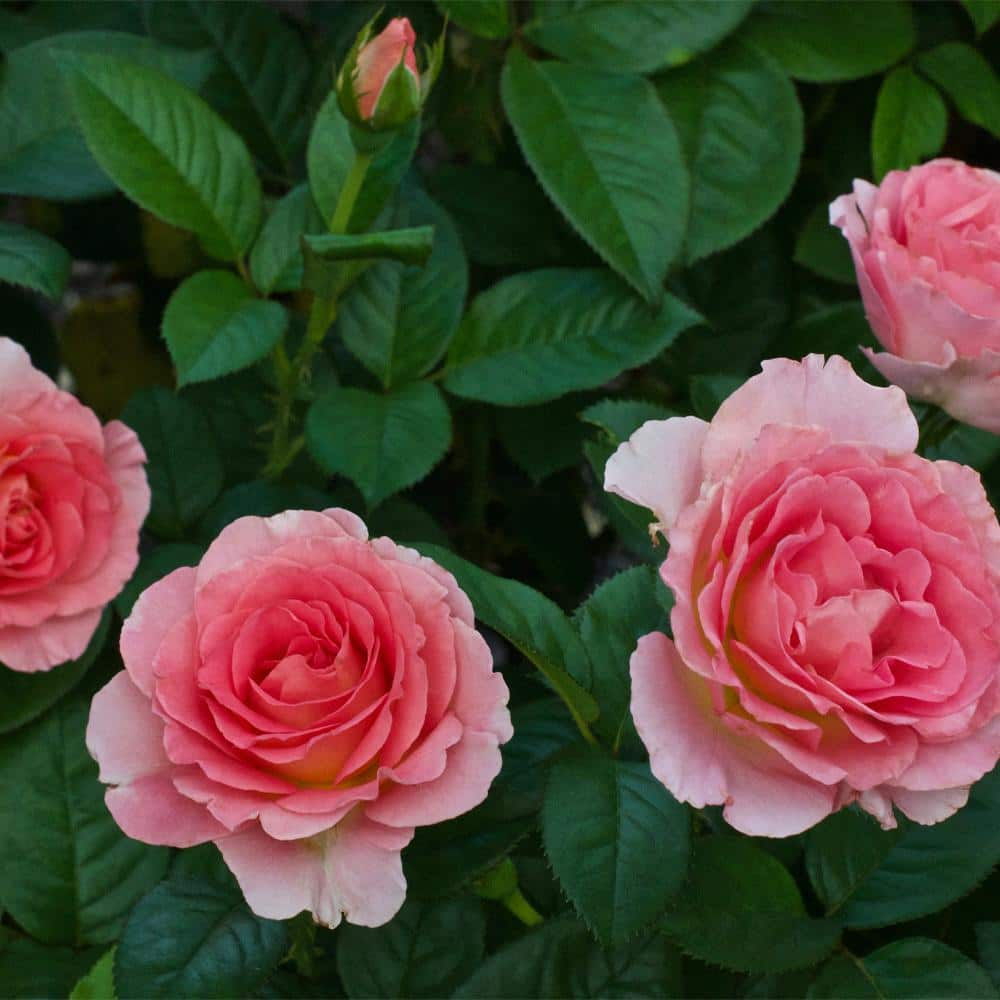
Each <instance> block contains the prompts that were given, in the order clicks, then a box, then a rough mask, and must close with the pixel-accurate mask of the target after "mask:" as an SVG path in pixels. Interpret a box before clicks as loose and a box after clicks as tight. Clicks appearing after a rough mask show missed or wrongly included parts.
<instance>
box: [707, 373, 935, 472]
mask: <svg viewBox="0 0 1000 1000" xmlns="http://www.w3.org/2000/svg"><path fill="white" fill-rule="evenodd" d="M761 368H762V371H761V374H760V375H755V376H754V377H753V378H751V379H748V380H747V382H745V383H744V384H743V385H742V386H740V388H739V389H737V390H736V391H735V392H734V393H733V394H732V395H731V396H730V397H729V398H728V399H727V400H725V401H724V402H723V404H722V406H720V407H719V410H718V412H717V413H716V415H715V417H714V419H713V420H712V423H711V425H710V426H709V429H708V434H707V435H706V438H705V444H704V447H703V449H702V462H703V465H704V468H705V472H706V474H707V477H708V478H709V479H710V480H718V479H722V478H724V477H725V476H726V474H727V473H728V472H729V471H730V470H731V469H732V467H733V465H734V464H735V463H736V460H737V459H738V458H739V457H740V455H741V454H742V453H743V452H744V451H745V450H746V449H747V448H748V447H749V446H750V445H752V444H753V442H754V441H755V440H756V438H757V436H758V434H759V433H760V431H761V428H763V427H765V426H766V425H767V424H792V425H795V426H819V427H825V428H826V429H827V430H829V431H830V433H831V435H832V439H833V441H834V442H854V443H859V444H873V445H877V446H879V447H882V448H885V449H886V450H888V451H890V452H895V453H898V452H910V451H913V450H914V449H915V448H916V446H917V438H918V428H917V421H916V419H915V418H914V416H913V413H912V412H911V411H910V408H909V406H907V404H906V396H905V394H904V393H903V392H901V391H900V390H899V389H896V388H893V387H890V388H888V389H880V388H878V387H876V386H873V385H869V384H868V383H867V382H865V381H864V380H863V379H861V378H860V377H859V376H858V375H857V373H856V372H855V371H854V369H853V368H852V367H851V365H850V364H849V363H848V362H847V361H845V360H844V359H843V358H841V357H837V356H833V357H831V358H829V359H828V360H827V361H826V363H825V364H824V362H823V358H822V356H821V355H818V354H810V355H809V356H808V357H807V358H805V359H803V360H802V361H801V362H798V361H790V360H788V359H787V358H772V359H771V360H769V361H765V362H764V363H763V364H762V365H761Z"/></svg>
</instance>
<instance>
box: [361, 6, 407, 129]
mask: <svg viewBox="0 0 1000 1000" xmlns="http://www.w3.org/2000/svg"><path fill="white" fill-rule="evenodd" d="M416 41H417V36H416V34H415V33H414V31H413V27H412V26H411V24H410V22H409V19H408V18H405V17H394V18H393V19H392V20H391V21H390V22H389V23H388V24H387V25H386V26H385V28H384V29H383V30H382V31H381V33H379V34H378V35H376V36H375V37H374V38H373V39H372V40H371V41H370V42H368V44H367V45H365V46H364V47H363V48H362V49H361V51H360V52H359V53H358V63H357V66H358V68H357V76H356V77H355V81H354V86H355V88H356V90H357V92H358V110H359V112H360V113H361V117H362V118H365V119H369V118H371V117H372V115H374V114H375V106H376V105H377V104H378V100H379V98H380V97H381V96H382V90H383V88H384V87H385V83H386V81H387V80H388V79H389V77H390V75H391V74H392V71H393V70H394V69H395V68H396V67H397V66H398V65H399V62H400V60H403V65H404V66H405V67H406V68H407V69H408V70H409V71H410V73H412V74H413V80H414V83H416V85H417V87H418V89H419V86H420V74H419V73H418V72H417V57H416V55H415V54H414V51H413V46H414V45H415V44H416Z"/></svg>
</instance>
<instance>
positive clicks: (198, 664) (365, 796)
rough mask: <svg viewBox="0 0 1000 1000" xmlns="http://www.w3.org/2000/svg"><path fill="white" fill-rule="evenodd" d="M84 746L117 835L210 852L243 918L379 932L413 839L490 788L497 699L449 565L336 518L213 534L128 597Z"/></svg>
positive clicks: (275, 521)
mask: <svg viewBox="0 0 1000 1000" xmlns="http://www.w3.org/2000/svg"><path fill="white" fill-rule="evenodd" d="M121 652H122V658H123V660H124V663H125V671H123V672H121V673H119V674H118V675H117V676H116V677H114V678H113V679H112V680H111V682H110V683H109V684H108V685H107V686H106V687H105V688H104V689H103V690H102V691H100V692H99V693H98V694H97V696H96V697H95V698H94V702H93V706H92V709H91V715H90V722H89V724H88V727H87V746H88V748H89V749H90V751H91V753H92V754H93V755H94V757H95V758H96V759H97V760H98V762H99V763H100V768H101V780H102V781H105V782H107V783H109V784H111V785H112V786H113V787H112V788H111V789H109V791H108V793H107V796H106V801H107V805H108V808H109V809H110V810H111V814H112V815H113V816H114V817H115V820H116V821H117V822H118V824H119V825H120V826H121V828H122V829H123V830H124V831H125V832H126V833H127V834H128V835H129V836H130V837H134V838H136V839H138V840H143V841H146V842H147V843H152V844H170V845H173V846H175V847H190V846H191V845H193V844H198V843H202V842H205V841H210V840H211V841H215V842H216V843H217V844H218V847H219V849H220V850H221V852H222V856H223V857H224V858H225V860H226V863H227V864H228V865H229V867H230V869H232V871H233V873H234V874H235V875H236V878H237V879H238V881H239V883H240V886H241V888H242V889H243V892H244V894H245V896H246V898H247V901H248V902H249V903H250V906H251V907H252V908H253V910H254V911H255V912H256V913H259V914H261V915H262V916H266V917H272V918H284V917H291V916H294V915H295V914H297V913H299V912H300V911H301V910H308V911H310V912H311V913H312V914H313V915H314V917H315V918H316V920H318V921H320V922H321V923H324V924H327V925H328V926H335V925H336V924H338V923H339V922H340V919H341V914H343V915H344V917H345V918H346V919H347V920H348V921H350V922H351V923H355V924H363V925H368V926H374V925H378V924H382V923H385V922H386V921H387V920H389V919H390V918H391V917H392V916H393V914H394V913H395V912H396V911H397V910H398V909H399V907H400V906H401V905H402V903H403V899H404V895H405V892H406V882H405V879H404V878H403V873H402V868H401V865H400V851H401V849H402V848H403V847H405V846H406V844H407V843H408V842H409V840H410V839H411V838H412V836H413V833H414V828H415V827H417V826H423V825H426V824H429V823H439V822H441V821H442V820H445V819H450V818H452V817H454V816H457V815H459V814H460V813H463V812H466V811H467V810H469V809H471V808H472V807H473V806H474V805H476V804H477V803H479V802H481V801H482V799H483V798H484V797H485V796H486V792H487V790H488V789H489V786H490V783H491V781H492V780H493V778H494V777H495V776H496V774H497V772H498V771H499V770H500V750H499V746H500V744H501V743H504V742H506V741H507V740H508V739H510V736H511V725H510V716H509V714H508V712H507V708H506V705H507V687H506V685H505V684H504V681H503V678H502V677H501V676H500V675H499V674H497V673H494V672H493V670H492V657H491V655H490V651H489V647H488V646H487V645H486V643H485V641H484V640H483V638H482V636H481V635H480V634H479V633H478V632H477V631H476V630H475V628H474V627H473V616H472V607H471V605H470V604H469V601H468V598H467V597H466V596H465V594H464V593H463V592H462V591H461V590H460V589H459V587H458V586H457V584H456V583H455V580H454V578H453V577H452V576H451V574H449V573H447V572H446V571H444V570H443V569H441V568H440V567H439V566H437V565H436V564H435V563H434V562H432V561H431V560H430V559H426V558H424V557H422V556H420V555H418V554H417V553H416V552H414V551H413V550H412V549H407V548H404V547H401V546H398V545H396V544H394V543H393V542H392V541H390V540H389V539H388V538H376V539H374V540H371V541H369V539H368V534H367V531H366V529H365V526H364V523H363V522H362V521H361V520H360V519H359V518H358V517H356V516H355V515H354V514H351V513H350V512H348V511H344V510H336V509H332V510H327V511H324V512H322V513H320V512H313V511H287V512H285V513H284V514H281V515H278V516H276V517H272V518H269V519H263V518H257V517H247V518H241V519H240V520H237V521H235V522H234V523H233V524H231V525H229V527H227V528H226V529H225V530H224V531H223V532H222V533H221V534H220V535H219V537H218V538H217V539H216V540H215V541H214V542H213V543H212V545H211V546H210V548H209V550H208V551H207V552H206V554H205V556H204V558H203V559H202V560H201V562H200V563H199V565H198V566H197V567H185V568H181V569H178V570H175V571H174V572H173V573H171V574H169V575H168V576H166V577H164V578H163V579H162V580H160V581H159V582H158V583H156V584H154V585H153V586H152V587H150V588H149V589H148V590H146V591H145V592H144V593H143V594H142V596H141V597H140V598H139V600H138V601H137V603H136V605H135V608H134V609H133V611H132V614H131V616H130V617H129V619H128V621H127V622H126V623H125V626H124V628H123V629H122V640H121Z"/></svg>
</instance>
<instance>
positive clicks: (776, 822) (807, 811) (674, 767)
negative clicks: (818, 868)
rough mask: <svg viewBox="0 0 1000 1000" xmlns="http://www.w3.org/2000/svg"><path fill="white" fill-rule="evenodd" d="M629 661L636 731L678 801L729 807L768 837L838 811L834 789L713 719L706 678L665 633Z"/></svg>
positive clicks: (744, 825)
mask: <svg viewBox="0 0 1000 1000" xmlns="http://www.w3.org/2000/svg"><path fill="white" fill-rule="evenodd" d="M630 666H631V675H632V706H631V707H632V717H633V719H634V720H635V725H636V729H637V730H638V732H639V736H640V737H641V739H642V741H643V743H644V744H645V746H646V749H647V750H648V751H649V763H650V767H651V768H652V771H653V774H654V775H655V776H656V778H657V779H658V780H659V781H661V782H662V783H663V784H664V785H665V786H666V788H667V789H668V790H669V791H670V792H671V793H672V794H673V795H674V797H675V798H677V799H679V800H680V801H681V802H688V803H690V804H691V805H692V806H694V807H695V808H701V807H703V806H706V805H724V806H725V810H724V815H725V818H726V820H727V822H728V823H729V824H730V826H733V827H734V828H735V829H737V830H739V831H740V832H742V833H746V834H750V835H751V836H763V837H787V836H790V835H792V834H796V833H801V832H802V831H804V830H808V829H809V828H810V827H811V826H814V825H815V824H816V823H818V822H819V821H820V820H822V819H823V818H824V817H825V816H828V815H829V814H830V813H831V812H832V811H833V809H834V803H835V796H836V789H835V788H834V787H832V786H827V785H822V784H820V783H818V782H816V781H814V780H812V779H810V778H807V777H806V776H805V775H803V774H801V773H800V772H798V771H796V770H794V769H793V768H792V767H791V766H790V765H789V764H788V763H787V762H786V761H785V760H783V759H782V758H781V757H780V756H779V755H778V754H777V753H775V752H774V751H772V750H770V749H769V748H767V747H765V746H763V745H762V744H760V743H759V741H756V740H749V739H741V738H739V737H738V736H736V735H734V734H732V733H730V732H729V731H728V730H727V729H726V727H725V726H724V725H722V724H721V723H720V722H719V721H718V720H717V719H715V718H714V717H713V714H712V708H711V706H710V705H709V704H708V692H707V688H705V682H704V681H703V680H702V679H701V678H700V677H698V676H697V675H695V674H693V673H692V672H691V671H690V670H688V668H687V667H686V666H685V665H684V663H683V662H682V661H681V659H680V657H679V656H678V654H677V650H676V649H675V647H674V644H673V643H672V642H671V641H670V639H668V638H667V636H665V635H664V634H663V633H662V632H651V633H650V634H649V635H645V636H643V637H642V638H641V639H640V640H639V645H638V646H637V647H636V650H635V652H634V653H633V654H632V659H631V663H630ZM696 688H698V689H702V690H704V695H700V694H699V692H698V690H696Z"/></svg>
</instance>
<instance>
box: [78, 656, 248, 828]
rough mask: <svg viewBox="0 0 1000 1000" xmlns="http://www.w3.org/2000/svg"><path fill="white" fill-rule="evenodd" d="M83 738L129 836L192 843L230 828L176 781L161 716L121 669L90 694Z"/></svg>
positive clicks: (106, 798) (118, 820)
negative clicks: (87, 717)
mask: <svg viewBox="0 0 1000 1000" xmlns="http://www.w3.org/2000/svg"><path fill="white" fill-rule="evenodd" d="M86 741H87V749H88V750H89V751H90V755H91V756H92V757H93V758H94V760H96V761H97V763H98V767H99V768H100V779H101V781H103V782H107V783H110V784H111V785H113V786H115V787H112V788H109V789H108V790H107V791H106V792H105V795H104V801H105V803H106V804H107V807H108V810H109V812H110V813H111V815H112V816H113V817H114V819H115V822H116V823H117V824H118V825H119V826H120V827H121V828H122V830H123V831H124V832H125V833H126V834H127V835H128V836H129V837H131V838H132V839H133V840H141V841H143V842H144V843H147V844H165V845H168V846H170V847H192V846H194V845H195V844H202V843H204V842H205V841H207V840H214V839H215V838H217V837H220V836H224V835H225V834H228V833H229V832H230V830H229V829H228V828H227V827H225V826H223V825H222V824H221V823H219V822H218V821H217V820H215V819H214V818H213V817H212V816H211V814H210V813H209V812H208V810H207V809H206V808H205V807H204V806H203V805H200V804H199V803H197V802H194V801H192V800H191V799H190V798H188V797H187V796H186V795H182V794H181V793H180V792H179V791H178V790H177V788H176V787H175V785H174V783H173V778H174V776H175V775H177V774H178V773H183V771H184V770H185V769H180V771H178V768H177V767H176V766H175V765H174V764H172V763H171V762H170V761H169V760H168V759H167V756H166V753H165V752H164V749H163V722H162V721H161V720H160V719H159V718H158V717H157V716H156V715H155V714H154V713H153V710H152V707H151V705H150V701H149V697H148V696H147V695H146V694H144V693H143V692H142V691H141V690H140V689H139V688H138V687H137V686H136V685H135V684H134V683H133V681H132V679H131V678H130V677H129V675H128V674H127V673H126V672H125V671H124V670H123V671H121V672H120V673H118V674H116V675H115V676H114V677H112V678H111V680H110V681H109V682H108V683H107V684H106V685H105V686H104V687H103V688H102V689H101V690H100V691H98V692H97V694H96V695H95V696H94V700H93V702H92V703H91V706H90V718H89V720H88V722H87V736H86Z"/></svg>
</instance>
